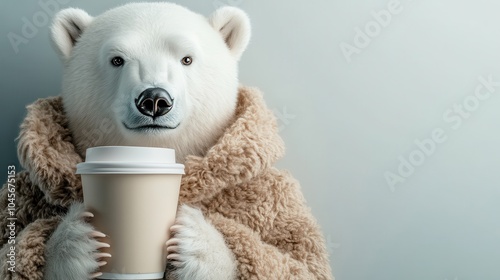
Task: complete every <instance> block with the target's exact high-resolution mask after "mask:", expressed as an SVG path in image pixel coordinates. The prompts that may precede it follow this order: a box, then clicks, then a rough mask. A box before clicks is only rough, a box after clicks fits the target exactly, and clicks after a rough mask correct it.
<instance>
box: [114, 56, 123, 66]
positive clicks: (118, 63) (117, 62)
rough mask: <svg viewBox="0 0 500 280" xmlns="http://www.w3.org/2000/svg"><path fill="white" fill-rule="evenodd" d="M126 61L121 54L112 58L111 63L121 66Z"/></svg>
mask: <svg viewBox="0 0 500 280" xmlns="http://www.w3.org/2000/svg"><path fill="white" fill-rule="evenodd" d="M123 63H125V60H123V58H121V57H119V56H115V57H113V58H112V59H111V64H112V65H113V66H115V67H120V66H122V65H123Z"/></svg>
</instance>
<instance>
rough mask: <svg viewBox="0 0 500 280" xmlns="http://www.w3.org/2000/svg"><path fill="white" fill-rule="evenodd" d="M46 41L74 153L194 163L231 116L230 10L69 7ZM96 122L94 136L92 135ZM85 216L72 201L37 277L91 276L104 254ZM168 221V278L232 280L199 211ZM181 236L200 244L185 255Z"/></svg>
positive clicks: (231, 262) (240, 18) (235, 43)
mask: <svg viewBox="0 0 500 280" xmlns="http://www.w3.org/2000/svg"><path fill="white" fill-rule="evenodd" d="M51 33H52V40H53V43H54V46H55V48H56V50H57V51H58V53H59V56H60V57H61V59H62V62H63V64H64V76H63V83H62V94H61V95H62V97H63V102H64V110H65V112H66V115H67V116H68V121H69V127H70V130H71V131H72V132H73V139H74V140H73V142H74V143H75V145H76V149H77V151H78V152H79V153H80V154H81V155H84V153H85V149H86V148H88V147H93V146H103V145H128V146H155V147H169V148H174V149H175V150H176V156H177V161H178V162H183V161H184V159H185V157H186V156H187V155H203V154H204V153H205V152H206V151H207V149H208V148H209V147H211V146H212V145H213V144H214V142H215V141H216V140H217V138H218V137H220V136H221V134H222V133H223V130H224V129H225V128H226V127H227V126H228V124H229V122H230V121H231V119H232V117H233V115H234V111H235V108H236V103H237V95H238V74H237V73H238V70H237V63H238V60H239V59H240V57H241V55H242V53H243V51H244V50H245V48H246V47H247V44H248V42H249V38H250V23H249V19H248V17H247V15H246V14H245V13H244V12H242V11H241V10H240V9H237V8H233V7H223V8H220V9H218V10H217V11H215V12H214V13H213V14H212V15H211V16H210V17H209V18H208V19H207V18H205V17H203V16H201V15H199V14H196V13H194V12H192V11H190V10H188V9H186V8H184V7H181V6H179V5H176V4H170V3H131V4H127V5H124V6H121V7H117V8H114V9H112V10H109V11H107V12H105V13H103V14H101V15H99V16H97V17H92V16H90V15H88V14H87V13H86V12H85V11H83V10H80V9H74V8H69V9H66V10H62V11H60V12H59V13H57V14H56V16H55V18H54V22H53V25H52V28H51ZM103 123H104V124H105V125H106V129H105V131H101V132H102V133H99V135H97V137H96V134H95V133H92V131H94V130H95V128H96V127H99V126H100V125H102V124H103ZM89 217H92V213H89V212H86V211H85V209H84V207H83V205H82V204H81V203H77V204H75V205H73V206H72V207H71V208H70V210H69V212H68V213H67V215H66V216H65V217H64V218H63V222H62V223H60V225H59V226H58V227H57V229H56V230H55V232H54V233H53V234H52V236H51V238H50V239H49V240H48V242H47V249H46V253H45V254H46V258H47V263H46V267H45V272H44V273H45V278H46V279H64V280H68V279H78V280H81V279H88V278H89V277H90V278H94V277H97V276H99V275H100V273H94V271H96V270H97V268H98V267H99V266H102V265H104V264H106V261H105V260H106V258H109V257H112V256H110V255H109V254H105V253H96V251H97V249H99V248H101V247H105V246H109V244H105V243H101V242H98V241H97V240H96V238H97V237H100V236H103V233H100V232H97V231H95V230H93V229H92V228H91V226H90V225H89V224H88V223H86V222H85V219H87V218H89ZM177 221H178V224H177V225H176V226H174V227H173V228H172V230H173V231H174V232H176V235H175V238H172V239H171V240H169V241H168V243H167V244H166V246H168V252H169V253H170V254H169V256H168V259H170V260H171V263H172V264H173V266H174V268H176V269H175V271H174V272H173V275H174V276H175V277H176V278H177V279H234V278H235V277H236V276H235V275H236V274H235V273H236V265H235V259H234V256H233V255H232V253H231V251H230V250H229V249H228V247H227V245H226V244H225V242H224V240H223V237H222V235H221V234H220V233H219V232H218V231H217V230H216V229H215V228H214V227H213V226H212V225H211V224H210V223H208V222H207V221H205V219H204V217H203V215H202V214H201V212H200V210H197V209H194V208H191V207H189V206H183V207H182V208H181V209H180V211H179V213H178V220H177ZM183 236H184V237H185V238H182V237H183ZM190 236H196V237H197V238H202V239H203V240H204V241H205V245H206V246H204V247H202V248H189V242H190V241H189V240H188V239H189V237H190ZM203 250H210V251H211V252H216V255H214V254H213V253H211V254H208V253H205V252H203ZM197 255H206V256H208V258H205V259H204V260H203V261H200V260H199V258H197V257H196V256H197ZM175 266H177V267H175Z"/></svg>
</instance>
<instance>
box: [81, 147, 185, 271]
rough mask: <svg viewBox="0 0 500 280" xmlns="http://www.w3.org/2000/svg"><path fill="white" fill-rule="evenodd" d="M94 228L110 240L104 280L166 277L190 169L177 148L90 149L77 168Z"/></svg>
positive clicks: (104, 240)
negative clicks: (184, 178)
mask: <svg viewBox="0 0 500 280" xmlns="http://www.w3.org/2000/svg"><path fill="white" fill-rule="evenodd" d="M76 173H77V174H81V177H82V185H83V199H84V204H85V207H86V208H87V209H88V211H90V212H92V213H93V214H94V218H92V219H91V221H90V222H91V224H92V225H93V226H94V227H95V228H96V229H97V230H99V231H101V232H103V233H105V234H106V235H107V236H106V237H104V238H102V239H100V241H103V242H106V243H109V244H110V245H111V247H110V248H103V249H101V251H102V252H106V253H110V254H111V255H112V257H111V258H109V259H106V261H107V262H108V263H107V264H106V265H105V266H103V267H101V270H100V271H101V272H102V273H103V275H102V276H99V277H98V278H99V279H162V278H163V276H164V272H165V267H166V261H167V259H166V257H167V252H166V246H165V242H166V241H167V240H168V238H169V234H170V233H169V228H170V226H172V225H173V224H174V220H175V216H176V210H177V203H178V198H179V188H180V183H181V176H182V174H184V165H182V164H177V163H175V151H174V150H172V149H163V148H149V147H126V146H107V147H95V148H89V149H87V155H86V160H85V162H83V163H80V164H78V165H77V172H76Z"/></svg>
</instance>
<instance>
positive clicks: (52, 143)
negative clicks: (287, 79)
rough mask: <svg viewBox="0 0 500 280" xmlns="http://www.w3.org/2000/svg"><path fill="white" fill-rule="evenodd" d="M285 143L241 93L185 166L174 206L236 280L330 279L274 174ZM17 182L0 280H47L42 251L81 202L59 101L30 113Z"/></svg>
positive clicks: (307, 222) (302, 216) (2, 223)
mask: <svg viewBox="0 0 500 280" xmlns="http://www.w3.org/2000/svg"><path fill="white" fill-rule="evenodd" d="M283 154H284V145H283V141H282V139H281V138H280V136H279V135H278V132H277V125H276V120H275V118H274V116H273V115H272V113H271V111H270V110H268V109H267V108H266V106H265V104H264V101H263V98H262V95H261V93H260V92H259V91H258V90H256V89H252V88H245V87H241V88H240V89H239V95H238V104H237V108H236V112H235V115H234V117H233V120H232V122H231V124H230V125H229V127H228V128H227V129H226V130H225V132H224V134H223V135H222V136H221V137H220V138H219V139H218V140H217V142H216V144H215V145H213V146H212V147H211V148H210V149H209V150H208V152H207V153H206V154H205V155H204V156H202V157H201V156H188V157H187V159H186V161H185V166H186V170H185V171H186V174H185V175H184V176H183V179H182V185H181V192H180V204H181V205H183V204H185V205H190V206H191V207H194V208H199V209H201V213H202V214H203V216H204V217H205V219H206V220H207V221H208V222H209V223H210V224H211V225H212V226H213V227H215V228H216V229H217V230H218V231H219V232H220V233H221V234H222V236H223V238H224V241H225V242H226V244H227V246H228V248H229V249H230V250H231V251H232V253H233V255H234V257H235V260H236V266H237V277H238V278H239V279H333V277H332V275H331V271H330V267H329V264H328V257H327V252H326V248H325V241H324V238H323V236H322V234H321V231H320V229H319V226H318V224H317V222H316V221H315V219H314V218H313V216H312V215H311V212H310V210H309V208H308V207H307V206H306V202H305V200H304V197H303V196H302V194H301V191H300V187H299V184H298V182H297V181H296V180H295V179H294V178H293V177H292V176H291V175H290V174H289V173H287V172H285V171H281V170H278V169H276V168H275V167H273V165H274V163H275V162H276V160H278V159H279V158H280V157H281V156H282V155H283ZM18 156H19V160H20V162H21V164H22V165H23V167H24V168H25V169H26V171H22V172H18V174H17V176H16V183H15V184H16V207H17V208H16V213H15V215H16V218H17V220H16V229H15V231H16V245H15V246H16V268H15V273H11V272H10V271H8V265H7V263H6V254H7V252H8V250H9V247H10V246H11V245H9V244H6V243H7V240H8V237H9V232H8V231H7V222H8V221H7V215H8V213H7V212H6V211H5V210H4V209H6V208H7V204H8V201H7V194H8V191H7V188H6V187H4V188H2V190H1V191H0V209H2V211H1V212H0V228H1V232H2V235H1V242H2V249H1V250H0V261H1V263H0V279H5V280H10V279H29V280H37V279H43V273H44V267H45V257H44V252H45V248H46V246H47V245H46V243H47V240H48V239H49V237H50V236H51V234H52V233H53V232H54V230H55V229H56V227H57V226H58V224H59V223H61V222H62V221H63V217H64V216H65V214H66V213H67V212H68V209H69V207H70V206H71V204H72V203H74V202H81V201H82V200H83V198H82V187H81V181H80V177H79V176H78V175H75V169H76V164H77V163H79V162H81V161H82V160H83V159H82V157H81V156H80V155H79V154H78V153H77V152H76V150H75V145H74V143H73V139H72V134H71V131H70V130H69V128H68V121H67V118H66V116H65V113H64V110H63V105H62V100H61V98H60V97H53V98H47V99H41V100H39V101H37V102H35V103H34V104H33V105H31V106H29V107H28V115H27V117H26V119H25V120H24V121H23V123H22V125H21V132H20V136H19V144H18ZM191 214H192V215H198V214H197V213H191Z"/></svg>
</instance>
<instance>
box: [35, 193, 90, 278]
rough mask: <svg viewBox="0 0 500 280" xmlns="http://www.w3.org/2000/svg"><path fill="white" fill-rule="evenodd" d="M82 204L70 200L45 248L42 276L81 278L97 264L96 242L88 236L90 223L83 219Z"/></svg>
mask: <svg viewBox="0 0 500 280" xmlns="http://www.w3.org/2000/svg"><path fill="white" fill-rule="evenodd" d="M83 212H85V207H84V205H83V204H82V203H76V204H73V205H72V206H71V207H70V209H69V212H68V214H67V215H66V216H65V217H64V218H63V220H62V222H61V223H60V224H59V226H58V227H57V229H56V230H55V231H54V233H53V234H52V236H51V237H50V238H49V240H48V241H47V244H46V248H45V258H46V264H45V271H44V279H50V280H84V279H89V276H90V275H91V274H92V272H95V271H96V269H97V268H98V267H99V266H98V264H97V261H96V260H95V259H94V255H93V253H95V252H97V248H98V243H97V241H96V240H95V239H93V238H91V237H90V233H91V232H92V231H93V230H94V229H93V227H92V226H91V225H90V224H88V223H86V222H85V221H84V220H83V217H82V214H83Z"/></svg>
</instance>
